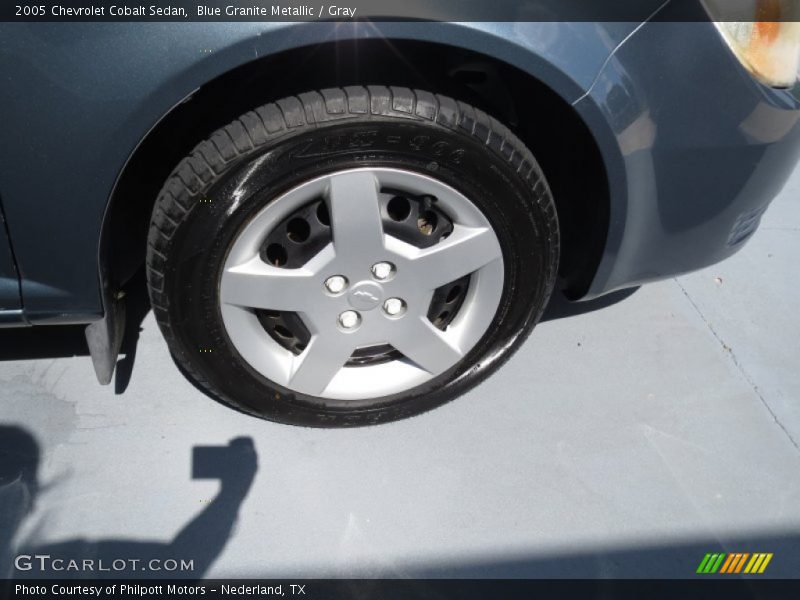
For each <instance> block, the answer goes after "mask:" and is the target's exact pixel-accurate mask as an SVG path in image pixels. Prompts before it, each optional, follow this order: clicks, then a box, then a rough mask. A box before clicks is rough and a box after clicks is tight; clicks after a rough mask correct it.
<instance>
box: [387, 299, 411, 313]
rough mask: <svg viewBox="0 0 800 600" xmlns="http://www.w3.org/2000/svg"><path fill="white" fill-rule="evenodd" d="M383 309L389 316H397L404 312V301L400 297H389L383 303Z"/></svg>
mask: <svg viewBox="0 0 800 600" xmlns="http://www.w3.org/2000/svg"><path fill="white" fill-rule="evenodd" d="M383 310H384V311H385V312H386V314H387V315H389V316H390V317H399V316H400V315H402V314H403V313H404V312H406V303H405V302H404V301H403V300H402V299H401V298H389V299H388V300H386V302H384V303H383Z"/></svg>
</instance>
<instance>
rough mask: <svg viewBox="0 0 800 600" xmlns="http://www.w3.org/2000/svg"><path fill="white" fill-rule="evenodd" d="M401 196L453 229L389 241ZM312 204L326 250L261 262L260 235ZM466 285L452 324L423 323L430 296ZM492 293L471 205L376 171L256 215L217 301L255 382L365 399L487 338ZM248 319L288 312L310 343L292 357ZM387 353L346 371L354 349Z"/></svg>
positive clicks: (423, 179) (482, 222)
mask: <svg viewBox="0 0 800 600" xmlns="http://www.w3.org/2000/svg"><path fill="white" fill-rule="evenodd" d="M400 193H402V194H405V195H406V196H408V197H413V198H421V199H422V200H421V202H423V201H424V202H425V203H427V204H426V205H428V206H430V205H434V206H435V207H436V210H437V211H439V214H443V215H446V216H447V217H448V219H449V220H450V221H452V230H448V233H447V235H446V236H443V237H442V239H440V240H438V241H437V242H436V243H434V244H432V245H428V246H427V247H420V246H416V245H414V244H413V243H409V242H408V241H404V240H402V239H400V238H399V237H396V236H395V235H393V234H392V231H391V230H390V228H388V227H385V226H384V224H385V223H386V222H387V219H393V220H392V221H389V223H390V224H391V225H392V226H395V225H397V223H402V222H403V220H408V219H409V218H411V217H409V216H408V215H407V214H405V215H404V214H402V213H403V211H400V213H401V214H399V215H398V214H396V213H397V211H395V213H392V214H389V213H391V210H389V209H391V202H390V201H389V198H391V197H396V196H397V194H400ZM320 198H321V199H323V200H324V203H325V206H326V207H327V215H329V217H327V218H329V220H330V222H329V225H328V226H329V227H330V230H331V233H332V238H331V241H330V242H329V243H327V244H325V245H324V246H323V247H322V248H321V249H320V250H319V251H318V252H316V253H315V254H314V255H313V256H311V257H309V258H308V260H305V261H304V262H303V264H302V265H301V266H297V267H293V268H284V267H281V266H279V265H276V264H270V262H269V261H266V260H264V254H263V252H262V247H263V245H264V242H265V239H266V238H267V236H268V235H270V233H271V232H273V231H275V230H276V227H277V226H278V225H279V224H280V223H282V222H283V220H285V219H286V218H287V217H289V216H290V215H292V214H295V213H296V212H297V211H298V210H303V207H306V206H310V205H312V203H314V202H319V199H320ZM387 206H389V209H387ZM387 210H388V211H389V212H387ZM304 214H305V213H304ZM387 215H389V216H387ZM308 218H312V217H308ZM429 221H430V220H429ZM429 221H426V222H425V223H421V224H420V231H422V232H423V233H425V234H428V233H429V232H430V231H431V230H435V227H436V225H435V224H433V225H431V223H430V222H429ZM414 224H415V226H416V221H415V223H414ZM301 237H302V236H301ZM289 240H292V237H291V236H290V237H289ZM292 243H293V242H292V241H288V242H287V244H292ZM290 249H291V248H290ZM465 277H467V281H468V289H467V290H466V291H465V293H464V294H463V295H462V300H460V301H459V302H458V303H457V306H456V305H454V307H455V308H454V311H453V312H454V313H455V316H454V317H453V315H450V316H449V317H448V319H447V322H446V326H443V328H440V327H437V326H436V325H435V324H434V320H435V319H433V318H432V316H431V314H430V310H431V306H432V301H433V299H434V294H435V293H436V291H437V290H440V289H442V286H445V285H447V284H451V283H452V282H454V281H456V280H461V279H463V278H465ZM502 287H503V258H502V253H501V249H500V244H499V242H498V239H497V236H496V234H495V233H494V230H493V229H492V227H491V225H490V223H489V221H488V219H487V218H486V216H485V215H484V214H483V213H482V212H481V211H480V210H479V209H478V208H477V206H475V205H474V204H473V203H472V202H471V201H470V200H468V199H467V198H466V197H465V196H464V195H463V194H461V193H460V192H458V191H456V190H455V189H453V188H452V187H450V186H447V185H445V184H444V183H442V182H440V181H438V180H435V179H432V178H430V177H427V176H425V175H421V174H418V173H414V172H411V171H405V170H399V169H382V168H374V169H351V170H346V171H339V172H335V173H331V174H329V175H326V176H324V177H319V178H317V179H314V180H312V181H309V182H307V183H304V184H302V185H300V186H297V187H296V188H294V189H292V190H289V191H288V192H286V193H285V194H283V195H281V196H280V197H278V198H276V199H275V200H273V201H272V202H270V203H269V204H268V205H267V206H265V207H264V208H263V209H261V210H260V212H258V213H257V214H256V215H255V217H254V218H253V219H251V220H250V221H249V222H248V223H247V225H246V226H244V228H243V229H242V230H241V231H240V232H239V234H238V235H237V237H236V239H235V240H234V243H233V244H232V246H231V249H230V252H229V254H228V257H227V259H226V262H225V265H224V267H223V271H222V274H221V277H220V285H219V294H220V309H221V312H222V318H223V322H224V324H225V328H226V331H227V334H228V337H229V338H230V340H231V342H232V344H233V346H234V347H235V348H236V350H237V351H238V352H239V354H240V355H241V356H242V357H243V358H244V360H246V361H247V362H248V363H249V364H250V366H252V367H253V368H254V369H255V370H257V371H258V372H259V373H261V374H262V375H263V376H265V377H267V378H269V379H270V380H272V381H273V382H275V383H277V384H279V385H281V386H284V387H286V388H289V389H291V390H294V391H297V392H301V393H303V394H308V395H311V396H318V397H324V398H331V399H339V400H363V399H370V398H378V397H381V396H386V395H389V394H394V393H398V392H403V391H405V390H408V389H410V388H412V387H414V386H416V385H419V384H421V383H424V382H425V381H427V380H428V379H431V378H433V377H436V376H437V375H439V374H441V373H443V372H445V371H447V370H448V369H450V368H451V367H453V366H454V365H456V364H457V363H458V362H459V361H460V360H461V359H462V358H463V356H464V355H465V354H466V353H467V352H468V351H469V350H470V349H471V348H472V347H474V345H475V344H476V343H477V342H478V341H479V340H480V338H481V337H482V336H483V335H484V333H486V331H487V329H488V327H489V325H490V324H491V322H492V320H493V318H494V315H495V313H496V311H497V307H498V304H499V302H500V296H501V293H502ZM448 301H449V298H443V299H442V300H441V302H442V303H445V304H446V303H447V302H448ZM257 311H269V312H270V313H275V314H278V313H289V314H292V315H296V318H297V319H300V320H301V321H302V323H303V324H304V326H305V328H307V331H308V333H309V334H310V337H309V339H308V340H307V343H305V344H303V347H302V348H301V349H296V351H295V352H292V351H290V350H288V349H287V348H286V347H285V346H284V345H281V344H279V343H277V342H276V341H275V339H273V338H272V337H270V335H267V333H265V330H264V327H263V326H262V325H261V323H260V321H259V318H258V317H257ZM445 312H446V311H445ZM293 318H294V317H293ZM386 346H390V347H391V348H390V349H391V350H393V351H394V353H393V354H392V356H393V359H392V360H388V361H382V362H377V363H375V364H371V363H370V364H366V365H363V366H352V365H351V364H348V361H349V360H351V357H353V356H356V355H358V353H359V352H363V351H364V349H368V348H372V347H386Z"/></svg>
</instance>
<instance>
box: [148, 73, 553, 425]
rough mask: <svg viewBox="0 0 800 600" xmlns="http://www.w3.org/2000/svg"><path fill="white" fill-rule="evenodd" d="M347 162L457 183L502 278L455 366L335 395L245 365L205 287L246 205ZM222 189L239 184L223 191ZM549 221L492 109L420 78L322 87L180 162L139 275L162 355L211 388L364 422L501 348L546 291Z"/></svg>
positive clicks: (396, 411) (431, 402) (271, 108)
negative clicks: (399, 383) (494, 249)
mask: <svg viewBox="0 0 800 600" xmlns="http://www.w3.org/2000/svg"><path fill="white" fill-rule="evenodd" d="M354 166H395V167H402V168H405V169H410V170H416V171H418V172H422V173H425V174H428V175H430V176H433V177H435V178H438V179H440V180H442V181H444V182H445V183H447V184H448V185H450V186H452V187H454V188H456V189H457V190H459V191H461V192H462V193H463V194H464V195H465V196H466V197H468V198H470V199H471V200H472V201H473V202H474V203H475V204H476V205H478V206H479V207H480V208H481V209H482V211H483V212H484V213H485V214H486V215H487V217H488V218H489V220H490V222H491V223H492V225H493V227H494V229H495V232H496V234H497V237H498V239H499V240H500V244H501V246H502V250H503V258H504V263H505V282H504V289H503V293H502V298H501V301H500V306H499V308H498V310H497V313H496V315H495V318H494V321H493V323H492V325H491V326H490V328H489V330H488V331H487V333H486V334H485V335H484V336H483V338H482V339H481V341H480V342H479V343H478V344H477V345H476V347H475V348H473V349H472V351H471V352H469V353H468V355H467V356H466V357H465V358H464V359H463V360H462V361H461V362H460V363H458V364H457V365H456V366H455V367H453V368H452V369H450V370H449V371H447V372H445V373H444V374H442V375H440V376H438V377H436V378H434V379H432V380H430V381H428V382H427V383H425V384H423V385H420V386H418V387H416V388H413V389H411V390H409V391H407V392H405V393H402V394H396V395H393V396H385V397H383V398H376V399H374V400H373V401H370V402H366V403H365V402H360V403H355V404H354V405H346V404H345V403H343V402H337V401H329V400H323V399H320V398H313V397H307V396H304V395H302V394H298V393H294V392H292V391H291V390H288V389H285V388H282V387H280V386H278V385H276V384H275V383H273V382H271V381H269V380H267V379H265V378H264V377H262V376H261V375H260V374H258V373H257V372H255V371H254V370H253V369H252V368H250V366H249V365H248V364H247V363H245V362H244V360H243V359H242V358H241V357H240V356H239V354H238V353H237V351H236V350H235V349H234V347H233V346H232V344H231V342H230V341H229V339H228V337H227V334H226V331H225V329H224V326H223V323H222V319H221V315H220V310H219V305H218V294H217V288H218V281H219V274H220V270H221V268H222V265H223V264H224V260H225V256H226V252H227V249H228V247H229V245H230V244H231V242H232V240H233V239H234V238H235V236H236V234H237V232H238V231H239V230H240V228H241V227H242V226H243V224H245V223H246V222H247V221H248V219H249V217H251V216H252V215H253V214H255V213H256V212H257V211H258V210H259V209H261V208H262V207H263V206H264V205H265V204H266V203H268V202H270V200H271V199H272V198H274V197H276V196H277V195H279V194H280V193H282V192H283V191H285V190H287V189H289V188H291V187H293V186H295V185H297V184H298V183H300V182H302V181H305V180H308V179H310V178H312V177H315V176H318V175H320V174H324V173H326V172H331V171H334V170H339V169H344V168H351V167H354ZM235 189H237V190H239V191H240V192H241V190H246V193H245V194H244V196H241V195H240V197H239V198H238V199H237V200H236V202H235V203H234V202H232V200H231V194H232V191H233V190H235ZM558 235H559V234H558V222H557V218H556V212H555V207H554V204H553V199H552V197H551V194H550V190H549V188H548V186H547V183H546V181H545V178H544V175H543V174H542V172H541V170H540V168H539V166H538V164H537V162H536V160H535V159H534V157H533V156H532V154H531V153H530V151H529V150H528V149H527V148H526V147H525V146H524V145H523V144H522V142H521V141H520V140H519V139H517V137H516V136H515V135H514V134H513V133H511V132H510V131H509V130H508V129H507V128H506V127H505V126H503V125H502V124H500V123H499V122H498V121H496V120H495V119H494V118H492V117H490V116H488V115H486V114H485V113H484V112H482V111H480V110H478V109H475V108H473V107H471V106H469V105H467V104H464V103H462V102H458V101H455V100H453V99H451V98H447V97H444V96H440V95H436V94H431V93H428V92H424V91H420V90H411V89H408V88H395V87H392V88H387V87H382V86H370V87H360V86H356V87H346V88H343V89H327V90H322V91H320V92H309V93H305V94H300V95H299V96H292V97H289V98H284V99H282V100H279V101H278V102H275V103H272V104H267V105H264V106H261V107H259V108H257V109H255V110H254V111H251V112H248V113H246V114H244V115H242V116H241V117H240V118H239V119H237V120H235V121H233V122H232V123H230V124H229V125H227V126H226V127H224V128H222V129H219V130H217V131H216V132H214V133H212V134H211V136H210V137H209V138H208V139H207V140H206V141H204V142H202V143H200V144H198V145H197V146H196V147H195V148H194V150H193V151H192V152H191V154H190V155H189V156H188V157H186V158H185V159H184V160H182V161H181V162H180V164H179V165H178V166H177V167H176V168H175V169H174V171H173V172H172V174H171V175H170V177H169V178H168V179H167V181H166V183H165V184H164V187H163V188H162V190H161V192H160V193H159V196H158V199H157V201H156V204H155V207H154V210H153V215H152V221H151V227H150V232H149V237H148V248H147V279H148V287H149V292H150V299H151V302H152V306H153V310H154V312H155V316H156V319H157V321H158V324H159V326H160V328H161V330H162V332H163V334H164V337H165V338H166V341H167V344H168V345H169V349H170V351H171V352H172V355H173V356H174V358H175V360H176V362H177V363H178V364H179V365H180V366H181V367H182V369H183V370H184V371H185V373H186V374H188V376H189V377H191V378H193V379H194V380H195V381H196V382H197V383H198V384H199V385H200V386H202V387H203V388H204V389H205V390H207V391H208V392H209V393H210V394H211V395H212V396H214V397H216V398H217V399H220V400H222V401H224V402H225V403H227V404H230V405H232V406H234V407H237V408H239V409H242V410H244V411H246V412H248V413H251V414H253V415H256V416H259V417H263V418H266V419H269V420H273V421H280V422H284V423H293V424H302V425H311V426H354V425H364V424H372V423H379V422H384V421H390V420H394V419H399V418H403V417H408V416H411V415H415V414H418V413H420V412H423V411H426V410H429V409H431V408H433V407H435V406H438V405H440V404H442V403H444V402H446V401H448V400H450V399H452V398H454V397H455V396H457V395H459V394H462V393H464V392H465V391H466V390H468V389H470V388H471V387H473V386H475V385H476V384H478V383H479V382H480V381H482V380H483V379H484V378H486V377H487V376H488V375H489V374H490V373H492V372H493V371H494V370H495V369H497V368H498V367H499V366H500V365H501V364H502V363H503V362H504V361H505V360H506V359H508V358H509V356H511V354H512V353H513V352H514V351H515V350H516V349H517V348H518V347H519V346H520V344H521V343H522V341H523V340H524V339H525V338H526V337H527V335H528V334H529V333H530V331H531V329H532V328H533V326H534V325H535V324H536V323H537V321H538V320H539V318H540V317H541V315H542V312H543V310H544V308H545V305H546V303H547V301H548V299H549V297H550V294H551V291H552V289H553V285H554V281H555V276H556V270H557V265H558V251H559V241H558Z"/></svg>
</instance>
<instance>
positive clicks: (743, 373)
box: [673, 278, 800, 452]
mask: <svg viewBox="0 0 800 600" xmlns="http://www.w3.org/2000/svg"><path fill="white" fill-rule="evenodd" d="M673 281H674V282H675V283H677V284H678V287H679V288H680V289H681V292H683V295H684V296H686V299H687V300H688V301H689V304H691V305H692V308H694V310H695V312H697V314H698V315H700V318H701V319H702V320H703V323H705V325H706V327H708V330H709V331H710V332H711V333H712V334H713V336H714V337H715V338H716V340H717V341H718V342H719V343H720V345H721V346H722V347H723V348H724V349H725V350H726V351H727V354H728V356H729V357H730V359H731V360H732V361H733V364H734V365H735V366H736V369H737V370H738V371H739V373H740V374H741V376H742V377H743V378H744V380H745V381H746V382H747V384H748V385H749V386H750V387H751V388H752V390H753V392H754V393H755V395H756V396H758V398H759V400H761V403H762V404H763V405H764V407H765V408H766V409H767V411H768V412H769V414H770V415H772V419H773V420H774V421H775V424H776V425H777V426H778V427H780V428H781V430H782V431H783V433H784V434H786V437H787V438H789V441H790V442H791V444H792V446H794V448H795V450H797V451H798V452H800V445H798V444H797V441H795V439H794V438H793V437H792V434H791V433H789V430H787V429H786V427H784V426H783V423H781V422H780V420H779V419H778V415H776V414H775V412H774V411H773V410H772V407H771V406H770V405H769V402H767V399H766V398H764V396H763V394H762V393H761V390H759V389H758V385H756V383H755V382H754V381H753V380H752V379H751V378H750V375H748V373H747V371H746V370H745V369H744V367H743V366H742V364H741V363H740V362H739V358H738V357H737V356H736V353H735V352H734V351H733V349H732V348H731V347H730V346H728V344H726V343H725V342H724V341H723V339H722V338H721V337H720V335H719V333H717V330H716V329H714V326H713V325H711V323H710V322H709V321H708V319H706V316H705V315H704V314H703V311H701V310H700V307H699V306H697V304H696V303H695V301H694V299H693V298H692V297H691V296H690V295H689V292H688V291H687V290H686V288H685V287H683V284H681V282H680V281H678V279H677V278H673Z"/></svg>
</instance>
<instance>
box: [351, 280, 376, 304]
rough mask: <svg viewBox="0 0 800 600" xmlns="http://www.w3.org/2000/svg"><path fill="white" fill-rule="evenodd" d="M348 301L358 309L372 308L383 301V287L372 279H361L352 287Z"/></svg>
mask: <svg viewBox="0 0 800 600" xmlns="http://www.w3.org/2000/svg"><path fill="white" fill-rule="evenodd" d="M347 302H348V303H349V304H350V306H352V307H353V308H355V309H357V310H372V309H373V308H375V307H376V306H378V305H379V304H380V303H381V302H383V288H382V287H381V286H380V285H378V284H377V283H374V282H372V281H361V282H359V283H357V284H355V285H354V286H353V287H352V288H351V289H350V292H349V293H348V294H347Z"/></svg>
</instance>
